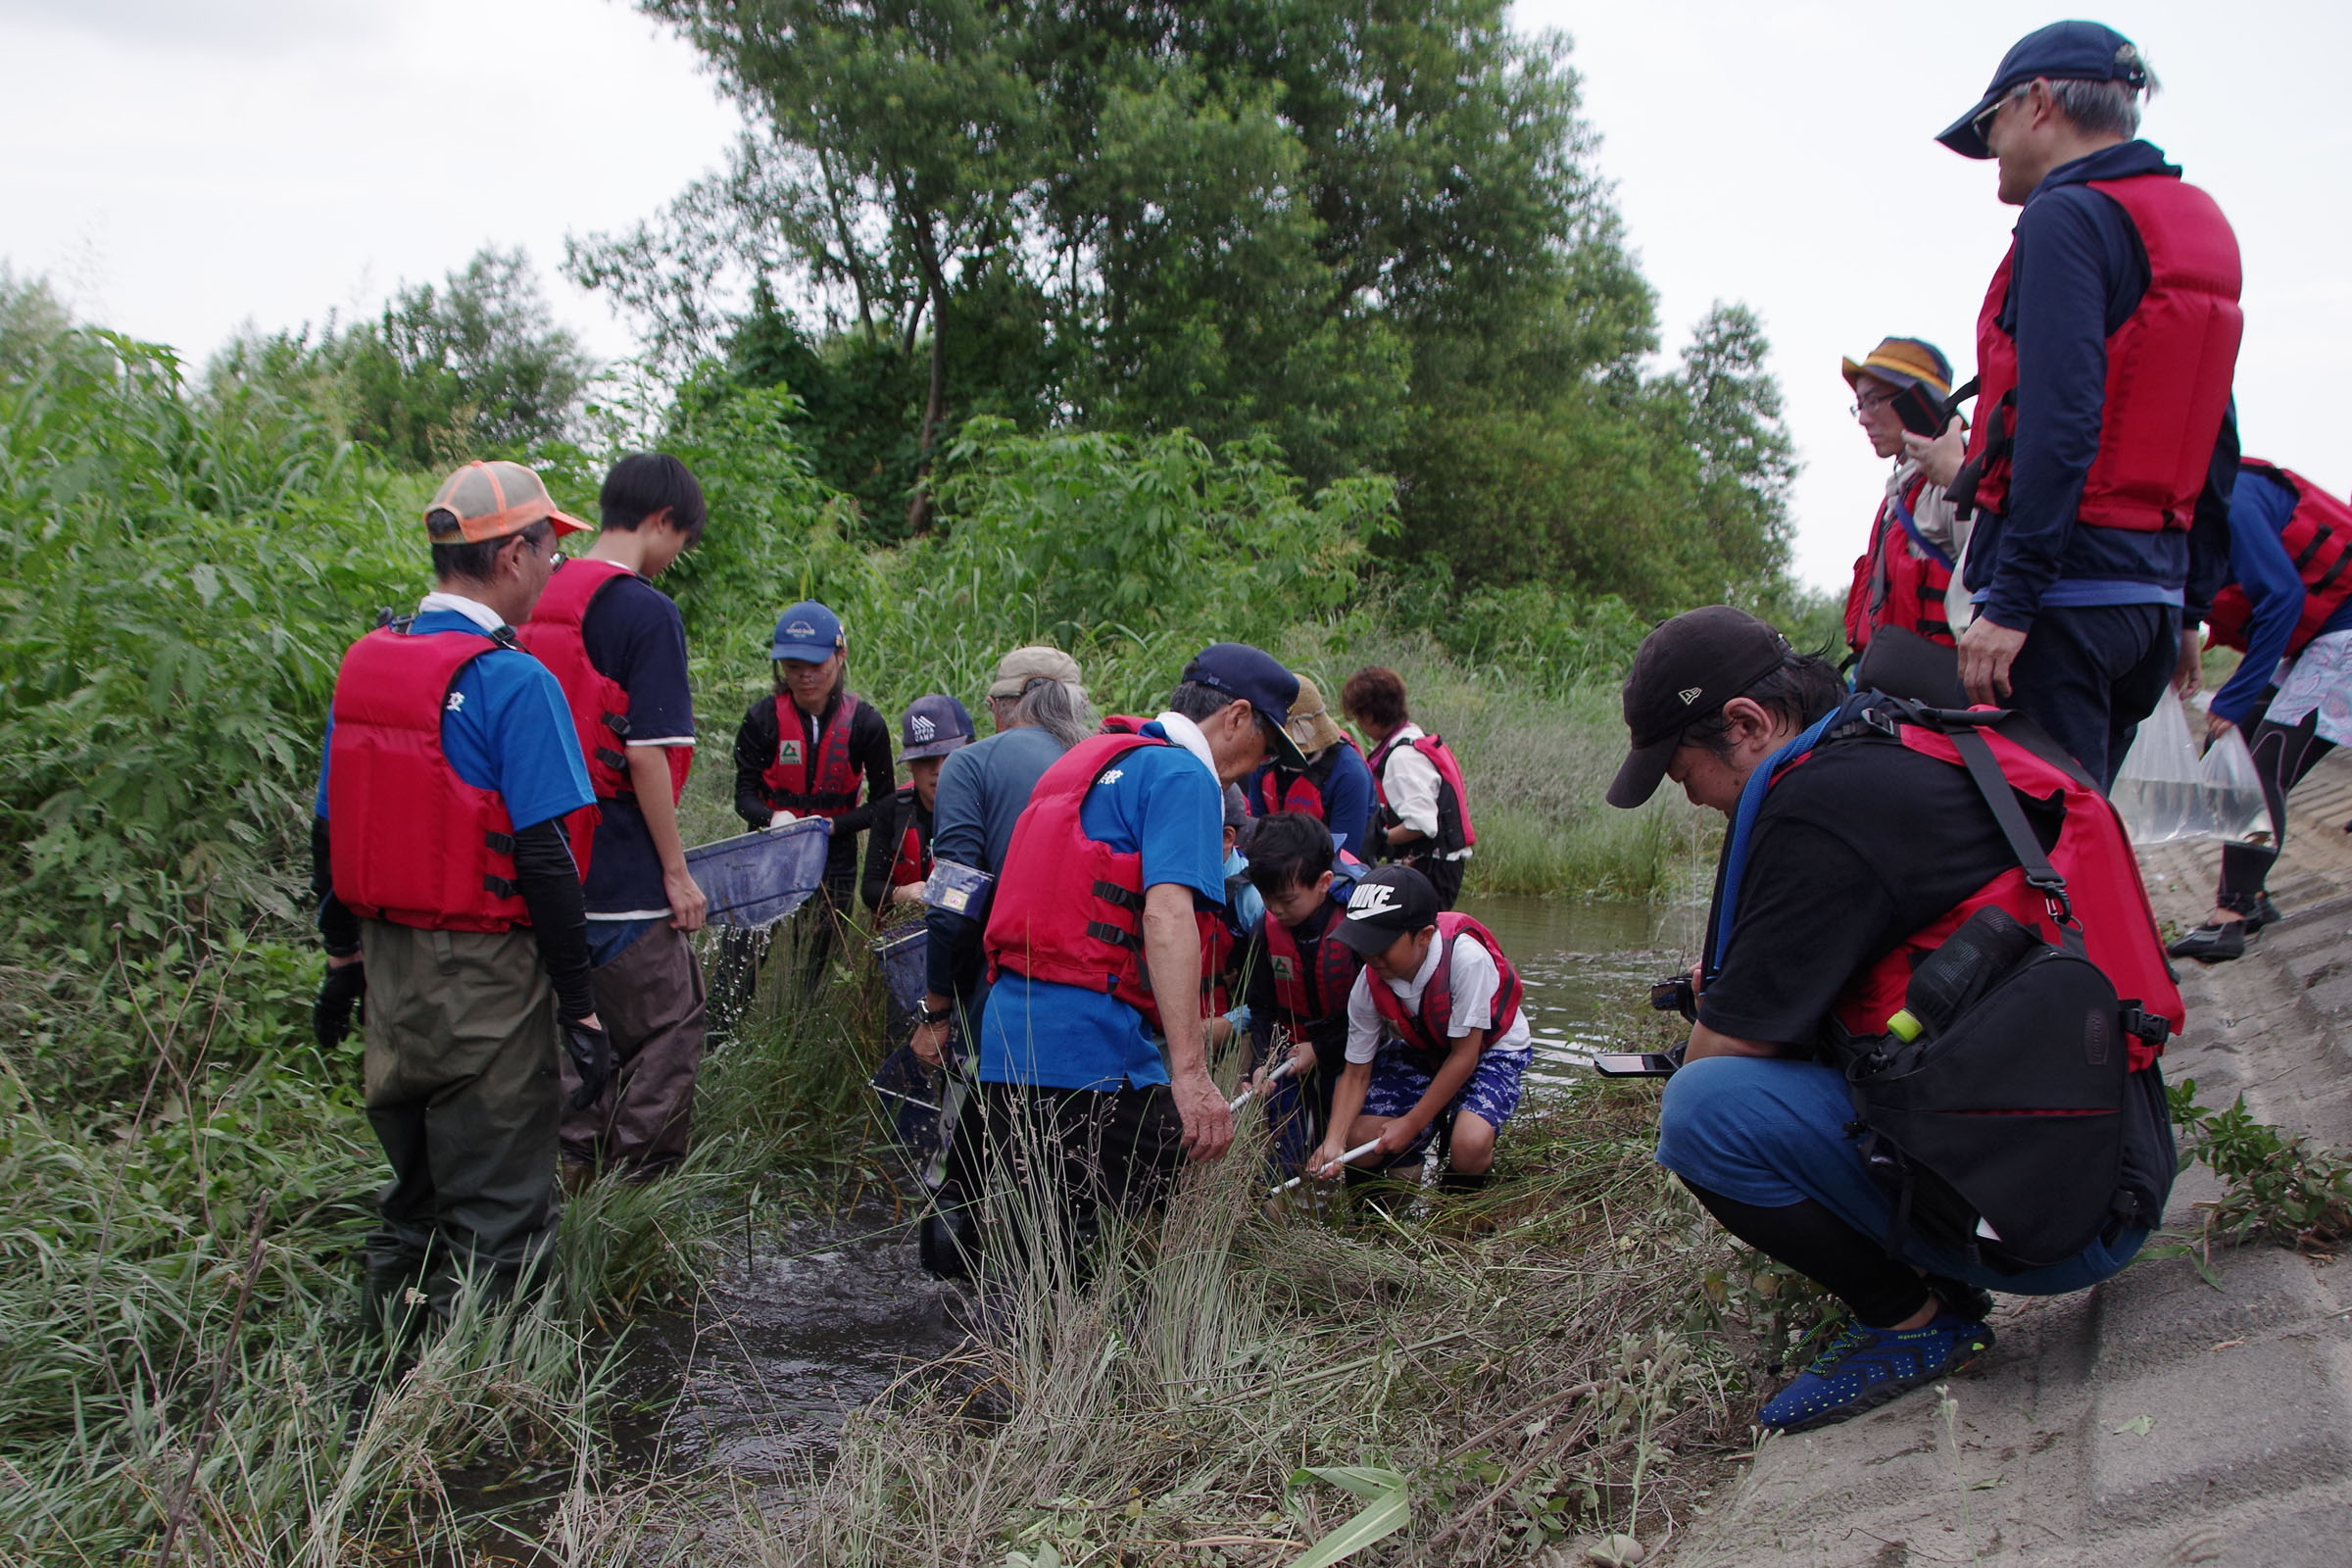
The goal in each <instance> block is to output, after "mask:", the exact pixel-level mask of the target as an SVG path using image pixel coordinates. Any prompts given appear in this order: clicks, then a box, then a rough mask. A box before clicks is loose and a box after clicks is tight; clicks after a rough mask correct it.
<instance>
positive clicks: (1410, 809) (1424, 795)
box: [1380, 722, 1470, 860]
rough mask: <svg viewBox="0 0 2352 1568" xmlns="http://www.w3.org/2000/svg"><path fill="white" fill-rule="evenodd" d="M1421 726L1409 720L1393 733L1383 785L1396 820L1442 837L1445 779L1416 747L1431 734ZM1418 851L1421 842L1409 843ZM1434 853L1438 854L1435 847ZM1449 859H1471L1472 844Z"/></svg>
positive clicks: (1420, 832)
mask: <svg viewBox="0 0 2352 1568" xmlns="http://www.w3.org/2000/svg"><path fill="white" fill-rule="evenodd" d="M1427 733H1428V731H1427V730H1424V729H1423V728H1422V727H1421V726H1420V725H1418V724H1415V723H1411V722H1407V723H1406V724H1405V725H1404V727H1403V728H1401V729H1399V730H1397V733H1396V734H1395V735H1393V736H1391V737H1390V739H1391V740H1392V741H1394V742H1395V743H1396V744H1395V745H1394V747H1392V749H1391V750H1390V752H1389V755H1388V759H1387V760H1385V761H1384V762H1382V763H1381V767H1380V784H1381V788H1382V789H1383V790H1385V791H1386V792H1387V793H1388V797H1389V809H1390V810H1392V811H1395V812H1396V813H1397V821H1399V822H1401V823H1403V824H1404V825H1405V826H1406V827H1409V828H1411V829H1412V830H1413V831H1414V832H1416V833H1419V834H1422V835H1423V836H1425V837H1427V838H1431V839H1434V838H1436V837H1437V836H1438V788H1439V786H1440V785H1441V784H1443V783H1444V782H1445V780H1444V779H1443V778H1441V777H1440V776H1439V774H1438V764H1437V763H1435V762H1433V761H1431V760H1429V759H1428V758H1426V757H1423V756H1422V755H1421V754H1420V753H1419V752H1416V751H1414V750H1413V742H1414V741H1415V740H1417V739H1419V738H1420V737H1421V736H1423V735H1425V734H1427ZM1405 848H1410V849H1413V850H1416V851H1417V850H1418V849H1419V848H1420V846H1419V845H1411V846H1405ZM1432 853H1435V851H1434V849H1433V851H1432ZM1439 858H1441V859H1446V860H1467V859H1468V858H1470V847H1469V846H1468V845H1464V846H1462V848H1460V849H1458V850H1456V851H1454V852H1453V853H1452V854H1451V855H1446V856H1440V857H1439Z"/></svg>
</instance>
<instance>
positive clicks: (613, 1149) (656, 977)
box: [516, 452, 706, 1187]
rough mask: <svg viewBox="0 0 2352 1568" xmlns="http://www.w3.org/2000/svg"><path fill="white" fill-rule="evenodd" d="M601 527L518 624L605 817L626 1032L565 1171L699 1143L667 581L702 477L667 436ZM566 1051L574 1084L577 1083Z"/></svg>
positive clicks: (673, 633) (594, 887)
mask: <svg viewBox="0 0 2352 1568" xmlns="http://www.w3.org/2000/svg"><path fill="white" fill-rule="evenodd" d="M598 510H599V513H600V515H601V520H602V522H603V526H602V528H601V529H600V530H599V531H598V533H597V536H596V541H595V543H593V544H591V545H590V546H589V547H588V549H587V551H586V552H585V553H584V554H582V555H580V556H576V557H574V558H572V559H570V560H567V561H565V562H564V564H562V565H561V566H559V567H558V568H557V570H556V574H555V576H554V578H553V579H552V580H551V581H550V582H549V584H548V589H547V592H546V593H544V594H542V595H540V597H539V603H538V605H537V607H536V608H535V609H534V610H533V611H532V612H531V618H530V620H529V621H528V622H527V623H525V624H524V625H523V626H522V627H521V628H520V629H519V630H518V632H517V633H516V635H517V637H518V638H519V639H520V641H521V643H522V646H523V649H524V651H525V652H527V653H529V654H531V655H532V656H533V657H534V658H536V659H538V661H539V662H541V663H543V664H545V665H546V666H547V667H548V669H549V670H550V671H552V672H553V673H554V675H555V677H556V679H557V681H558V682H559V683H560V684H561V685H562V686H563V688H564V701H565V702H566V703H567V704H568V705H569V706H570V709H571V719H572V727H573V729H574V731H575V732H576V733H577V734H578V736H579V741H580V750H581V757H582V760H584V761H585V763H586V764H587V768H588V782H589V784H590V785H591V786H592V787H593V788H594V789H595V790H596V804H597V810H598V813H599V820H598V822H597V825H596V840H595V847H594V849H593V851H592V852H591V853H590V855H589V858H588V875H587V888H586V895H585V897H586V901H587V913H588V953H589V957H590V958H591V959H592V960H593V961H594V962H595V965H596V968H595V971H594V974H593V977H592V978H593V983H594V986H595V992H596V1010H597V1015H598V1016H599V1017H601V1018H603V1019H604V1020H605V1026H606V1029H607V1031H608V1032H609V1033H610V1034H611V1035H612V1037H613V1057H614V1061H615V1066H614V1071H613V1084H612V1087H611V1088H609V1089H608V1090H607V1091H606V1092H605V1094H604V1095H602V1096H601V1097H599V1098H598V1099H597V1100H596V1101H595V1102H594V1103H589V1104H586V1105H582V1106H580V1107H578V1108H576V1109H567V1110H566V1111H565V1112H564V1129H563V1143H564V1181H565V1184H566V1185H567V1186H573V1187H576V1186H578V1185H580V1184H581V1183H583V1182H585V1181H587V1180H589V1179H591V1178H593V1177H594V1176H595V1174H596V1173H597V1172H598V1171H600V1170H623V1171H627V1172H628V1173H630V1174H631V1175H635V1176H646V1175H652V1174H655V1173H657V1172H659V1171H662V1170H665V1169H667V1168H669V1167H670V1166H672V1165H674V1164H676V1163H677V1162H678V1161H679V1160H680V1159H683V1158H684V1157H685V1155H686V1138H687V1132H688V1129H689V1127H690V1125H691V1123H692V1119H693V1115H694V1082H695V1077H696V1074H697V1073H698V1072H699V1070H700V1069H701V1066H702V1060H703V1034H704V1006H703V972H702V967H701V965H700V964H699V963H697V962H696V960H695V956H694V945H693V943H692V942H690V941H689V940H688V936H689V934H690V933H692V932H695V931H699V930H701V929H702V925H703V914H704V909H705V906H706V900H705V899H704V897H703V890H702V889H701V888H699V887H697V886H696V885H695V881H694V877H693V875H692V873H690V872H689V871H688V870H687V869H686V846H685V842H684V840H683V839H681V838H680V837H679V835H678V810H677V803H678V798H679V796H680V795H681V794H683V793H684V791H685V788H686V775H687V771H688V769H689V768H690V767H691V766H692V764H693V761H694V698H693V695H692V693H691V691H690V690H689V688H688V684H687V678H686V626H685V623H684V622H683V621H682V620H680V619H679V617H678V607H677V606H676V605H674V604H672V603H671V602H670V600H669V596H668V595H666V594H664V593H662V590H661V589H659V588H657V587H655V586H654V583H653V579H654V578H656V577H659V576H661V575H662V572H664V571H666V570H668V569H669V567H670V565H671V564H672V563H674V562H675V561H676V560H677V559H678V557H679V556H681V555H683V554H684V553H685V552H687V551H688V550H691V549H693V548H694V546H695V545H696V544H697V543H698V542H700V540H701V539H702V536H703V527H704V523H705V520H706V516H705V512H704V508H703V490H702V486H701V485H700V484H698V483H697V482H696V481H695V477H694V474H693V473H692V472H691V471H690V470H689V469H688V468H687V466H686V465H684V464H683V463H680V462H679V461H678V460H677V459H676V458H673V457H671V456H670V455H669V454H667V453H665V452H639V453H634V454H632V455H630V456H628V457H625V458H623V459H621V460H620V461H619V462H618V463H616V464H614V465H613V470H612V472H610V473H608V474H607V475H605V484H604V490H603V493H602V494H601V495H600V496H599V497H598ZM579 1088H580V1085H579V1081H578V1075H577V1073H576V1072H574V1071H572V1070H571V1069H570V1068H569V1066H568V1064H566V1067H565V1071H564V1096H565V1098H566V1100H569V1099H570V1098H572V1097H574V1096H576V1095H577V1094H578V1092H579Z"/></svg>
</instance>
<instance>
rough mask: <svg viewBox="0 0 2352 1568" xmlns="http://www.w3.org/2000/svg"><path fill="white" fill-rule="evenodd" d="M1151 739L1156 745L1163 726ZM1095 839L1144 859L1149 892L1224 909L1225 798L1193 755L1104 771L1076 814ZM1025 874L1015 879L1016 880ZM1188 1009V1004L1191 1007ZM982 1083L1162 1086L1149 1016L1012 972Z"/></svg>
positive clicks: (989, 1036) (1129, 762)
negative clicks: (1161, 888) (1163, 890)
mask: <svg viewBox="0 0 2352 1568" xmlns="http://www.w3.org/2000/svg"><path fill="white" fill-rule="evenodd" d="M1144 733H1145V734H1147V735H1152V736H1157V735H1159V734H1160V733H1161V731H1160V729H1159V726H1158V725H1157V724H1147V725H1145V726H1144ZM1078 825H1079V828H1080V829H1081V831H1083V832H1084V833H1085V834H1086V836H1087V837H1088V838H1090V839H1093V840H1095V841H1096V842H1097V843H1100V844H1107V845H1109V846H1110V847H1111V848H1112V849H1114V850H1118V851H1120V852H1122V853H1136V852H1140V853H1141V854H1142V855H1143V858H1144V887H1145V889H1146V891H1147V892H1148V891H1149V890H1151V889H1152V888H1153V887H1156V886H1158V885H1160V884H1162V883H1174V884H1176V885H1177V886H1180V887H1183V888H1187V889H1189V890H1190V891H1191V892H1192V894H1193V895H1194V900H1195V904H1196V907H1199V906H1201V905H1207V906H1212V907H1213V906H1217V905H1221V904H1222V903H1223V902H1224V899H1225V874H1224V860H1225V848H1224V838H1225V792H1224V789H1223V787H1222V786H1220V785H1219V784H1218V783H1217V781H1216V779H1215V777H1214V776H1213V775H1211V774H1210V772H1209V770H1208V769H1207V768H1206V767H1203V766H1202V765H1201V762H1200V760H1198V759H1197V758H1195V757H1194V756H1193V755H1192V754H1191V753H1189V752H1187V751H1185V750H1184V749H1183V748H1182V747H1178V746H1148V747H1142V748H1139V749H1137V750H1135V751H1132V752H1129V753H1128V754H1127V755H1126V756H1124V757H1122V758H1120V759H1119V760H1117V761H1116V762H1114V763H1112V764H1111V765H1110V766H1109V767H1108V768H1106V769H1105V770H1104V771H1103V776H1102V780H1101V781H1100V782H1099V783H1097V784H1096V786H1095V788H1094V791H1093V793H1091V794H1089V795H1088V796H1087V798H1086V804H1085V806H1084V807H1082V808H1081V809H1080V810H1079V813H1078ZM1016 874H1017V873H1016ZM1188 1000H1189V999H1188ZM979 1076H980V1078H981V1081H982V1082H984V1083H999V1084H1006V1083H1011V1084H1034V1085H1036V1086H1038V1087H1040V1088H1045V1089H1120V1088H1124V1087H1127V1086H1129V1085H1134V1086H1137V1087H1141V1086H1143V1085H1146V1084H1164V1083H1166V1082H1167V1081H1168V1070H1167V1066H1166V1064H1165V1063H1164V1062H1163V1061H1162V1060H1161V1059H1160V1054H1159V1046H1158V1044H1157V1042H1156V1041H1155V1040H1153V1038H1152V1035H1151V1033H1150V1032H1149V1031H1148V1030H1146V1028H1145V1027H1144V1015H1143V1014H1142V1013H1140V1012H1138V1011H1136V1010H1135V1009H1134V1008H1133V1007H1130V1006H1129V1005H1127V1004H1125V1003H1124V1002H1121V1001H1119V1000H1118V999H1117V998H1116V997H1113V996H1111V995H1110V994H1109V993H1108V992H1106V991H1090V990H1087V989H1085V988H1084V987H1080V986H1065V985H1056V984H1055V983H1054V982H1053V981H1050V980H1032V979H1030V978H1028V977H1027V976H1026V975H1017V974H1013V973H1010V972H1009V971H1008V972H1006V973H1005V975H1004V976H1002V977H1001V978H1000V979H999V980H998V981H997V984H996V986H995V988H994V989H992V990H991V991H990V993H989V998H988V1010H987V1011H986V1012H985V1013H983V1014H982V1015H981V1020H980V1066H979Z"/></svg>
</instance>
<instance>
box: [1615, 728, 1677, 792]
mask: <svg viewBox="0 0 2352 1568" xmlns="http://www.w3.org/2000/svg"><path fill="white" fill-rule="evenodd" d="M1682 742H1683V737H1682V735H1681V734H1680V733H1679V732H1678V733H1676V734H1673V735H1669V736H1667V737H1666V738H1665V739H1664V740H1662V741H1652V742H1651V743H1650V744H1649V745H1647V746H1637V747H1635V748H1634V749H1633V750H1632V751H1631V752H1628V753H1627V754H1626V758H1625V760H1624V762H1623V763H1621V764H1620V765H1619V766H1618V769H1617V776H1616V777H1615V778H1613V779H1611V780H1610V781H1609V804H1610V805H1611V806H1614V807H1617V808H1619V809H1623V810H1628V811H1630V810H1632V809H1634V808H1635V807H1637V806H1640V805H1642V803H1643V802H1644V801H1647V800H1648V799H1649V798H1650V797H1651V796H1652V795H1655V794H1657V793H1658V781H1659V780H1660V779H1662V778H1664V777H1665V776H1666V764H1667V763H1669V762H1671V761H1673V760H1674V749H1675V748H1676V747H1677V746H1680V745H1681V744H1682Z"/></svg>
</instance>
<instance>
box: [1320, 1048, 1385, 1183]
mask: <svg viewBox="0 0 2352 1568" xmlns="http://www.w3.org/2000/svg"><path fill="white" fill-rule="evenodd" d="M1371 1087H1372V1064H1371V1063H1370V1062H1368V1061H1351V1062H1349V1063H1348V1065H1347V1067H1346V1068H1345V1069H1343V1070H1342V1071H1341V1073H1340V1081H1339V1082H1338V1083H1336V1084H1333V1085H1332V1086H1331V1126H1330V1129H1329V1130H1328V1131H1327V1132H1325V1133H1324V1135H1323V1147H1322V1148H1321V1149H1318V1150H1316V1151H1315V1152H1314V1153H1313V1154H1311V1155H1309V1156H1308V1157H1307V1161H1306V1168H1307V1169H1308V1170H1310V1171H1313V1172H1314V1173H1315V1174H1316V1175H1317V1176H1321V1177H1324V1178H1326V1179H1328V1178H1330V1177H1333V1176H1337V1175H1338V1174H1339V1173H1340V1172H1339V1159H1340V1156H1341V1155H1342V1154H1345V1153H1346V1152H1348V1150H1350V1149H1353V1148H1354V1147H1355V1145H1354V1144H1353V1143H1352V1142H1350V1141H1349V1140H1350V1139H1351V1138H1352V1137H1353V1135H1354V1131H1355V1118H1356V1117H1357V1116H1359V1115H1361V1114H1362V1113H1363V1108H1364V1092H1365V1091H1366V1090H1367V1089H1369V1088H1371Z"/></svg>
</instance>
